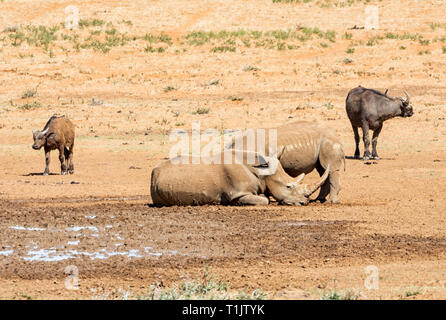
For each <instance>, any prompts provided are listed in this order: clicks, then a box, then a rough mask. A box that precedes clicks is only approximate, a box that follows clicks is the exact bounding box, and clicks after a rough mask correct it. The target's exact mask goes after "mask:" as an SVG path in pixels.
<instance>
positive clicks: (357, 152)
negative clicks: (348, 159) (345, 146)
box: [352, 125, 360, 159]
mask: <svg viewBox="0 0 446 320" xmlns="http://www.w3.org/2000/svg"><path fill="white" fill-rule="evenodd" d="M352 128H353V134H354V135H355V146H356V148H355V155H354V157H355V159H359V158H360V156H359V154H360V152H359V141H360V139H359V129H358V127H356V126H354V125H352Z"/></svg>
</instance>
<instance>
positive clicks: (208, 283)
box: [135, 268, 267, 300]
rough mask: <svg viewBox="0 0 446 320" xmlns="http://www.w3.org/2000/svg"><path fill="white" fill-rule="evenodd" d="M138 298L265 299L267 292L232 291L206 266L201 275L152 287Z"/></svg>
mask: <svg viewBox="0 0 446 320" xmlns="http://www.w3.org/2000/svg"><path fill="white" fill-rule="evenodd" d="M135 298H136V299H138V300H229V299H231V300H265V299H266V298H267V294H266V293H263V292H262V291H261V290H259V289H258V290H254V291H253V292H251V293H245V292H244V291H240V292H238V293H231V292H230V291H229V286H228V284H227V283H226V282H224V281H222V280H220V279H218V275H214V274H210V273H209V269H208V268H206V269H205V270H204V271H203V272H202V274H201V275H200V277H198V278H195V279H194V280H192V281H184V282H182V283H180V284H179V285H178V286H174V287H172V288H163V287H161V286H160V284H155V285H152V286H151V287H150V289H149V290H148V291H147V293H146V294H143V295H136V296H135Z"/></svg>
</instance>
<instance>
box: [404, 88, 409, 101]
mask: <svg viewBox="0 0 446 320" xmlns="http://www.w3.org/2000/svg"><path fill="white" fill-rule="evenodd" d="M404 94H405V95H406V101H405V102H406V103H407V104H409V102H410V96H409V94H408V93H407V91H406V90H404Z"/></svg>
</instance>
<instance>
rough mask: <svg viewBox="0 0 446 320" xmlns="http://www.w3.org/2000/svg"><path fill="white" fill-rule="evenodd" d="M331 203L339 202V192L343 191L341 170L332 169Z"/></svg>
mask: <svg viewBox="0 0 446 320" xmlns="http://www.w3.org/2000/svg"><path fill="white" fill-rule="evenodd" d="M329 180H330V200H329V202H330V203H339V198H338V194H339V191H341V179H340V173H339V170H336V171H333V172H331V171H330V178H329Z"/></svg>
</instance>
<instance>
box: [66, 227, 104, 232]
mask: <svg viewBox="0 0 446 320" xmlns="http://www.w3.org/2000/svg"><path fill="white" fill-rule="evenodd" d="M65 230H66V231H74V232H77V231H81V230H90V231H96V232H99V230H98V228H97V227H95V226H84V227H80V226H76V227H68V228H65Z"/></svg>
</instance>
